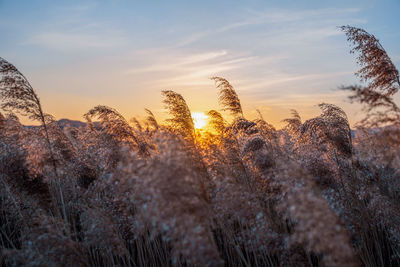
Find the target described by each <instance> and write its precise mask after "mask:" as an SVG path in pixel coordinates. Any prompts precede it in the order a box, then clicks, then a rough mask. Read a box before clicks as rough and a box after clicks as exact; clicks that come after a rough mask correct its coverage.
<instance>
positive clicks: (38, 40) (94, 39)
mask: <svg viewBox="0 0 400 267" xmlns="http://www.w3.org/2000/svg"><path fill="white" fill-rule="evenodd" d="M122 43H123V39H122V38H118V37H115V36H114V37H109V38H107V37H106V36H100V35H95V34H90V33H68V32H42V33H38V34H36V35H34V36H32V37H31V38H30V39H29V40H27V41H26V42H24V43H23V44H25V45H40V46H44V47H47V48H51V49H56V50H81V49H90V48H106V47H116V46H119V45H121V44H122Z"/></svg>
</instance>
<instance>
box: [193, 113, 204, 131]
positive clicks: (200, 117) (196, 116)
mask: <svg viewBox="0 0 400 267" xmlns="http://www.w3.org/2000/svg"><path fill="white" fill-rule="evenodd" d="M192 118H193V123H194V128H195V129H203V128H204V127H205V126H206V125H207V119H208V116H207V115H206V114H204V113H203V112H192Z"/></svg>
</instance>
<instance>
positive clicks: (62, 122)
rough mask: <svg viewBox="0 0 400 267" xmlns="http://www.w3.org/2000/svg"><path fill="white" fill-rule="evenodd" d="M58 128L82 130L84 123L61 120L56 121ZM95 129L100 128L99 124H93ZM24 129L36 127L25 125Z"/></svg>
mask: <svg viewBox="0 0 400 267" xmlns="http://www.w3.org/2000/svg"><path fill="white" fill-rule="evenodd" d="M57 124H58V126H60V128H61V129H64V128H65V126H67V125H69V126H72V127H75V128H84V127H86V122H83V121H76V120H70V119H61V120H58V121H57ZM94 125H95V127H96V128H97V127H99V128H100V123H99V122H94ZM24 127H27V128H35V127H38V126H35V125H25V126H24Z"/></svg>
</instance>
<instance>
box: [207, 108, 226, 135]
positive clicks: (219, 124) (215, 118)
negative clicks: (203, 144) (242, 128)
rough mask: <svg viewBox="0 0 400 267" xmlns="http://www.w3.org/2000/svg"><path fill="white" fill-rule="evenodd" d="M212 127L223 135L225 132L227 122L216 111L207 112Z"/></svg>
mask: <svg viewBox="0 0 400 267" xmlns="http://www.w3.org/2000/svg"><path fill="white" fill-rule="evenodd" d="M207 116H208V117H209V118H210V119H209V122H208V123H209V124H210V126H211V127H212V128H213V129H214V130H215V131H216V132H217V133H218V134H222V133H223V132H224V130H225V121H224V118H223V117H222V115H221V113H219V112H218V111H216V110H210V111H208V112H207Z"/></svg>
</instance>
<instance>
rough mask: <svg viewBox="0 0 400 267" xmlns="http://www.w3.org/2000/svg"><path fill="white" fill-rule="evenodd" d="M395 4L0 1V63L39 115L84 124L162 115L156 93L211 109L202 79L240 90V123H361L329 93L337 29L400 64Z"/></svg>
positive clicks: (346, 69)
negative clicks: (110, 115)
mask: <svg viewBox="0 0 400 267" xmlns="http://www.w3.org/2000/svg"><path fill="white" fill-rule="evenodd" d="M399 14H400V0H391V1H389V0H383V1H382V0H380V1H379V0H365V1H341V0H336V1H315V0H312V1H311V0H310V1H255V0H254V1H253V0H249V1H234V0H231V1H216V0H214V1H128V0H113V1H111V0H109V1H40V0H38V1H8V0H0V34H1V42H0V56H1V57H3V58H5V59H7V60H8V61H10V62H11V63H13V64H15V65H16V66H17V67H18V68H19V69H20V71H22V72H23V73H24V74H25V75H26V76H27V77H28V79H29V80H30V81H31V83H32V85H33V86H34V87H35V88H36V90H37V92H38V94H39V96H40V97H41V100H42V102H43V106H44V108H45V109H46V111H47V112H49V113H51V114H53V115H55V116H56V118H58V119H60V118H65V117H68V118H71V119H82V114H84V113H85V112H87V111H88V110H89V109H90V108H92V107H93V106H95V105H98V104H104V105H109V106H112V107H114V108H116V109H117V110H119V111H120V112H121V113H122V114H123V115H125V116H126V117H127V118H130V117H132V116H138V117H139V118H140V117H141V116H142V115H144V112H143V108H150V109H151V110H153V111H154V113H155V114H156V115H157V116H159V117H160V118H164V117H165V112H164V111H163V106H162V103H161V100H162V99H161V94H160V91H161V90H165V89H172V90H175V91H176V92H179V93H181V94H182V95H183V96H184V97H185V99H186V101H187V103H188V105H189V107H190V108H191V110H192V111H207V110H209V109H218V108H219V106H218V102H217V91H216V89H215V87H214V84H213V82H212V81H211V80H209V77H211V76H223V77H225V78H227V79H228V80H229V81H230V82H231V83H232V84H233V85H234V87H235V88H236V90H237V92H238V94H239V96H240V98H241V101H242V105H243V107H244V112H245V116H247V117H249V118H254V117H255V116H256V111H255V110H256V109H260V110H261V112H262V113H263V115H264V117H265V118H266V120H268V121H269V122H271V123H273V124H274V125H276V126H278V127H280V126H281V125H282V124H281V123H280V121H281V120H282V119H284V118H286V117H288V116H289V114H290V109H292V108H294V109H297V110H298V111H299V113H300V115H302V117H303V118H304V119H307V118H309V117H311V116H314V115H316V114H318V113H319V111H318V108H317V107H316V105H317V104H318V103H321V102H329V103H334V104H338V105H339V106H341V107H343V108H344V109H345V111H346V112H347V113H348V115H349V117H350V120H351V122H355V121H357V119H358V118H359V117H360V116H361V114H362V113H361V112H360V110H359V107H357V106H354V105H350V104H349V103H347V100H346V94H345V93H343V92H341V91H339V90H337V89H336V88H337V87H338V86H339V85H342V84H354V83H356V82H357V79H356V78H355V77H354V75H353V73H354V72H355V71H356V70H357V65H356V64H355V57H354V55H350V54H349V45H348V43H347V42H346V38H345V36H344V35H343V33H341V32H340V31H339V30H338V29H337V26H340V25H347V24H350V25H354V26H358V27H362V28H364V29H366V30H367V31H369V32H370V33H373V34H375V35H376V36H377V37H378V38H379V39H380V40H381V43H382V44H383V46H384V47H385V49H386V50H387V52H388V54H389V56H390V57H391V58H392V60H393V61H394V63H395V64H396V66H397V67H399V66H400V46H399V43H400V31H399V30H398V29H399V26H400V19H399Z"/></svg>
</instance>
